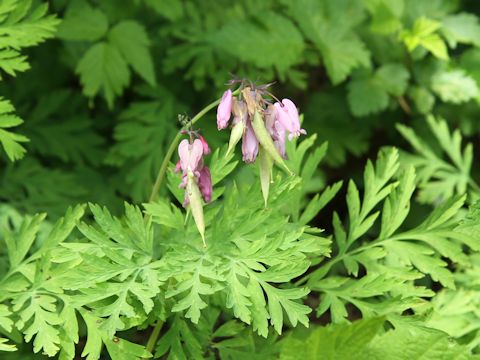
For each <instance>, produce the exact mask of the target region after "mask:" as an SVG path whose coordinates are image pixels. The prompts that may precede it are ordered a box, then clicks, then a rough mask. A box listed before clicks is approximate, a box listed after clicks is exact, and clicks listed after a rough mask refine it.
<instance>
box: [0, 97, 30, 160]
mask: <svg viewBox="0 0 480 360" xmlns="http://www.w3.org/2000/svg"><path fill="white" fill-rule="evenodd" d="M14 110H15V109H14V107H13V106H12V104H11V103H10V101H8V100H4V99H3V98H0V143H2V146H3V149H4V150H5V152H6V153H7V156H8V158H9V159H10V160H11V161H15V160H18V159H21V158H22V157H23V156H24V155H25V152H26V150H25V148H24V147H23V146H22V145H21V143H22V142H28V141H29V139H28V138H27V137H25V136H23V135H19V134H16V133H14V132H11V131H8V130H7V129H9V128H12V127H15V126H18V125H20V124H22V123H23V120H22V119H20V118H19V117H18V116H16V115H13V114H12V112H13V111H14Z"/></svg>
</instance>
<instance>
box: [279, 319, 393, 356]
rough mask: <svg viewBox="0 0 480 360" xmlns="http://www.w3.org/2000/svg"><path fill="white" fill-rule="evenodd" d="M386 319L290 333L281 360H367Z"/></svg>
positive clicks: (284, 344)
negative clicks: (368, 353)
mask: <svg viewBox="0 0 480 360" xmlns="http://www.w3.org/2000/svg"><path fill="white" fill-rule="evenodd" d="M383 322H384V319H382V318H377V319H370V320H360V321H356V322H354V323H353V324H351V325H330V326H327V327H317V328H315V329H313V330H312V331H310V332H308V333H306V334H305V335H306V336H305V335H304V334H301V333H299V334H298V335H297V334H296V333H292V334H290V336H288V337H286V338H285V339H284V340H283V342H282V352H281V356H280V359H282V360H293V359H300V358H301V359H307V360H309V359H312V360H313V359H319V358H320V359H325V360H327V359H332V360H333V359H366V358H367V357H366V356H365V355H366V354H365V353H366V352H367V351H368V345H369V344H370V343H371V342H373V339H374V338H375V336H376V335H377V333H378V332H379V331H380V329H381V328H382V326H383Z"/></svg>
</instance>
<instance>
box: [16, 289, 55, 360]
mask: <svg viewBox="0 0 480 360" xmlns="http://www.w3.org/2000/svg"><path fill="white" fill-rule="evenodd" d="M25 300H27V297H26V296H22V297H20V298H19V299H17V300H15V301H14V307H13V310H14V311H16V312H18V313H19V315H20V320H19V321H17V323H16V326H17V327H19V328H24V327H25V329H24V330H23V332H24V334H25V341H26V342H29V341H30V340H32V338H33V336H35V340H34V341H33V351H34V352H36V353H37V352H39V351H41V350H42V351H43V352H44V353H45V354H47V355H49V356H53V355H55V354H56V353H57V352H58V350H59V344H60V337H59V330H58V329H57V328H56V326H57V325H60V324H61V323H62V319H60V317H59V315H58V314H57V312H56V310H57V300H56V299H55V298H54V297H53V296H50V295H41V294H37V295H35V296H33V297H31V298H30V299H29V300H28V303H27V304H26V306H25V307H24V304H25ZM22 308H23V309H22ZM27 324H29V325H27Z"/></svg>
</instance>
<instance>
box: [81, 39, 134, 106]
mask: <svg viewBox="0 0 480 360" xmlns="http://www.w3.org/2000/svg"><path fill="white" fill-rule="evenodd" d="M76 72H77V74H79V75H80V81H81V83H82V86H83V93H84V94H85V95H86V96H88V97H94V96H95V95H97V94H98V93H99V92H100V91H103V94H104V96H105V99H106V100H107V103H108V105H109V107H112V106H113V100H114V99H115V97H116V96H120V95H121V94H122V93H123V90H124V88H125V87H126V86H127V85H128V84H129V83H130V71H129V70H128V65H127V62H126V61H125V60H124V58H123V57H122V55H121V53H120V51H119V50H118V49H117V47H115V46H114V45H112V44H109V43H107V42H100V43H98V44H95V45H93V46H92V47H91V48H90V49H88V51H87V52H86V53H85V55H83V57H82V59H81V60H80V61H79V63H78V65H77V68H76Z"/></svg>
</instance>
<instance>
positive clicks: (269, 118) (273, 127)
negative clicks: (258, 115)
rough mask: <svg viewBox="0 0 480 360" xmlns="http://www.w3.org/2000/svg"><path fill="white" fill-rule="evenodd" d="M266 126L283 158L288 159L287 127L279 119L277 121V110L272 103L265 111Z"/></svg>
mask: <svg viewBox="0 0 480 360" xmlns="http://www.w3.org/2000/svg"><path fill="white" fill-rule="evenodd" d="M265 127H266V129H267V131H268V132H269V134H270V136H271V137H272V140H273V143H274V144H275V147H276V148H277V150H278V152H279V153H280V155H281V156H282V158H284V159H286V158H287V155H286V152H285V128H284V127H283V125H282V124H281V123H280V122H279V121H277V116H276V110H275V107H273V106H272V105H269V106H268V109H267V111H266V112H265Z"/></svg>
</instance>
